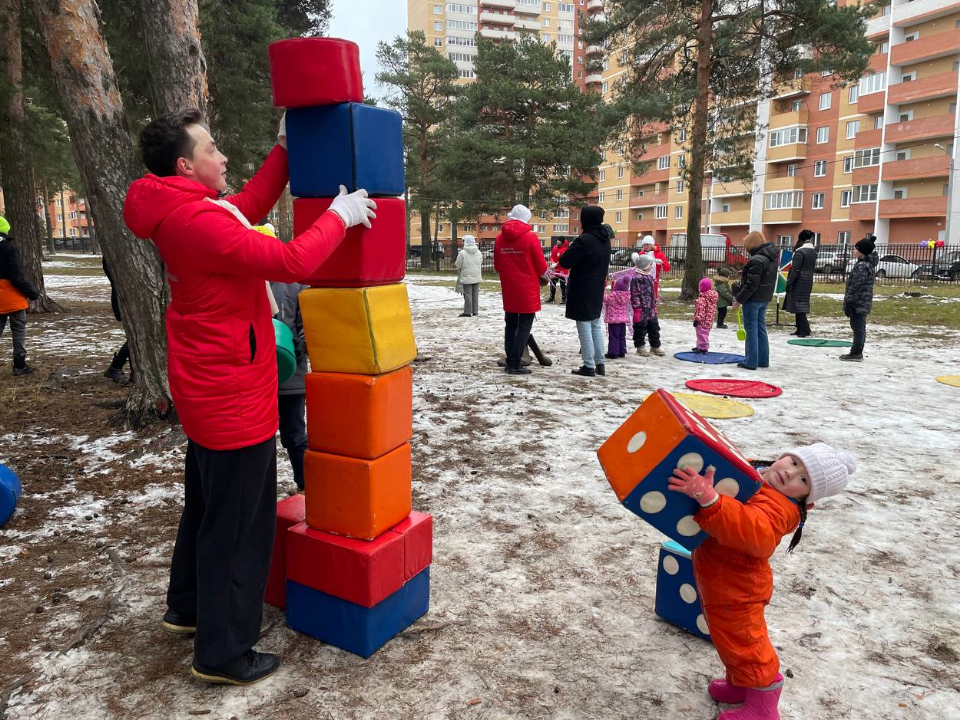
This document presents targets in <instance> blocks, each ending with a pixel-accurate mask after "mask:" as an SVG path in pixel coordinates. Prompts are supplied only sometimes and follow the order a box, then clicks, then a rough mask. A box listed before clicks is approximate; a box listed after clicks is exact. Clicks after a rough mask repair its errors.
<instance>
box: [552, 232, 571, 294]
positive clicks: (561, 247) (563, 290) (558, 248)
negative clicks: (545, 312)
mask: <svg viewBox="0 0 960 720" xmlns="http://www.w3.org/2000/svg"><path fill="white" fill-rule="evenodd" d="M569 249H570V241H569V240H568V239H567V238H560V239H559V240H557V244H556V245H554V246H553V250H551V251H550V299H549V300H548V301H547V302H553V301H554V300H555V299H556V297H557V285H558V284H559V285H560V304H561V305H566V304H567V278H568V277H570V271H569V270H567V269H566V268H565V267H561V266H560V256H561V255H563V254H564V253H565V252H566V251H567V250H569Z"/></svg>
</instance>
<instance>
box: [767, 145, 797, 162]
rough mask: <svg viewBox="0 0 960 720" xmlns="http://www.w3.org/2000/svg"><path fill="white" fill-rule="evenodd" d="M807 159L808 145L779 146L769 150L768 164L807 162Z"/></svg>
mask: <svg viewBox="0 0 960 720" xmlns="http://www.w3.org/2000/svg"><path fill="white" fill-rule="evenodd" d="M806 157H807V145H806V143H793V144H791V145H778V146H777V147H775V148H768V149H767V162H787V161H789V160H805V159H806Z"/></svg>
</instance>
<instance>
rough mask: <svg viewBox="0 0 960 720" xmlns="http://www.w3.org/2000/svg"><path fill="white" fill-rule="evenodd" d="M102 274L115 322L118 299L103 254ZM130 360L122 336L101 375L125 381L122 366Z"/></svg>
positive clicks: (125, 341) (118, 306)
mask: <svg viewBox="0 0 960 720" xmlns="http://www.w3.org/2000/svg"><path fill="white" fill-rule="evenodd" d="M101 264H102V265H103V274H104V275H106V276H107V280H108V281H109V282H110V307H111V309H112V310H113V316H114V317H115V318H116V319H117V322H120V299H119V298H118V297H117V288H116V286H115V285H114V284H113V276H112V275H111V274H110V266H109V265H107V257H106V255H104V257H103V262H102V263H101ZM128 360H130V347H129V343H128V342H127V340H126V338H124V341H123V345H122V346H121V348H120V349H119V350H117V352H116V353H114V355H113V360H111V361H110V367H108V368H107V369H106V370H104V371H103V376H104V377H105V378H110V379H111V380H113V381H114V382H115V383H123V382H126V380H127V377H126V375H124V374H123V366H124V365H126V364H127V361H128ZM130 382H133V363H132V362H131V363H130Z"/></svg>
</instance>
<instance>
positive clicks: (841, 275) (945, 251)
mask: <svg viewBox="0 0 960 720" xmlns="http://www.w3.org/2000/svg"><path fill="white" fill-rule="evenodd" d="M411 250H412V252H411V253H410V255H409V256H408V257H407V269H408V270H426V271H429V272H440V273H450V274H456V272H457V269H456V266H455V264H454V261H455V259H454V257H453V255H452V253H451V252H449V248H446V247H444V249H443V252H442V253H435V254H434V257H433V258H432V259H431V262H430V264H429V267H426V268H424V267H423V264H422V259H421V257H420V252H419V250H420V248H419V247H414V248H412V249H411ZM634 251H635V248H632V247H624V246H615V247H614V248H613V250H612V253H611V256H610V267H611V269H616V268H621V267H627V266H628V265H629V264H630V255H631V253H633V252H634ZM481 252H482V253H483V273H484V274H485V275H495V274H496V272H495V271H494V269H493V247H492V246H490V247H482V248H481ZM543 252H544V257H545V258H549V256H550V249H549V248H544V249H543ZM664 252H665V253H666V255H667V259H668V260H669V261H670V271H669V272H667V273H666V274H665V275H666V277H667V278H668V279H677V280H679V279H680V278H682V277H683V272H684V268H685V260H686V255H687V249H686V247H671V248H665V250H664ZM702 253H703V262H704V264H705V265H706V267H707V269H708V271H715V270H716V269H717V268H720V267H722V266H726V267H730V268H732V269H734V270H739V268H740V267H742V265H743V263H744V262H745V261H746V258H747V257H748V254H747V252H746V249H745V248H744V247H742V246H731V247H708V248H703V249H702ZM877 253H878V254H879V255H880V263H879V265H877V282H878V283H879V284H881V285H904V286H907V285H923V286H929V285H937V284H943V283H946V284H960V245H950V246H944V247H932V248H931V247H928V246H927V245H926V244H923V243H908V244H898V245H886V246H878V247H877ZM853 262H854V260H853V246H852V245H820V246H819V247H818V248H817V262H816V265H815V282H819V283H844V282H846V279H847V273H848V272H849V270H850V268H851V267H852V266H853Z"/></svg>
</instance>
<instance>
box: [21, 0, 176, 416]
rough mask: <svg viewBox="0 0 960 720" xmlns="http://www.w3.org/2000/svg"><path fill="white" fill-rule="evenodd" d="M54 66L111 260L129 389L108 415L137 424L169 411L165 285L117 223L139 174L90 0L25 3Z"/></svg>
mask: <svg viewBox="0 0 960 720" xmlns="http://www.w3.org/2000/svg"><path fill="white" fill-rule="evenodd" d="M30 2H31V4H32V6H33V10H34V13H35V14H36V17H37V23H38V25H39V26H40V28H41V32H42V34H43V38H44V42H45V44H46V47H47V52H48V54H49V55H50V60H51V64H52V66H53V75H54V82H55V85H56V88H57V94H58V95H59V96H60V104H61V106H62V107H63V111H64V119H65V120H66V122H67V127H68V129H69V131H70V138H71V140H72V142H73V147H74V151H75V153H76V156H77V161H78V163H77V164H78V165H79V168H80V176H81V179H82V180H83V186H84V189H85V190H86V193H87V199H88V200H89V201H90V207H91V210H92V214H93V221H94V224H95V226H96V228H97V232H98V234H99V238H100V245H101V246H102V247H103V253H104V257H105V258H106V260H107V262H108V263H109V264H110V268H111V271H112V273H113V276H114V284H115V285H114V286H115V288H116V290H117V296H118V298H119V301H120V307H121V310H122V315H123V328H124V331H125V332H126V334H127V341H128V343H129V346H130V361H131V367H132V369H133V376H134V385H133V390H132V391H131V393H130V395H129V396H128V397H127V401H126V403H125V404H124V407H123V408H122V409H121V410H120V411H118V413H117V414H116V415H114V417H113V418H112V420H113V422H114V423H116V424H118V425H124V426H127V427H134V428H136V427H140V426H142V425H144V424H145V423H147V422H148V421H150V420H151V419H154V418H165V417H169V416H170V415H171V411H172V409H173V404H172V401H171V399H170V389H169V386H168V385H167V368H166V365H167V362H166V360H167V358H166V347H167V339H166V333H165V331H164V323H163V313H164V308H165V305H166V298H167V292H166V283H165V280H164V273H163V268H162V265H161V263H160V257H159V255H158V253H157V250H156V248H155V247H154V246H153V244H152V243H149V242H144V241H141V240H138V239H136V238H135V237H133V235H132V234H131V233H130V232H129V230H127V227H126V225H125V224H124V222H123V201H124V198H125V196H126V192H127V188H128V186H129V185H130V183H131V182H133V180H135V179H136V178H137V176H138V175H139V167H138V163H137V161H136V159H135V157H134V152H133V144H132V142H131V140H130V134H129V132H128V131H127V125H126V120H125V117H124V110H123V101H122V99H121V97H120V90H119V88H118V86H117V80H116V76H115V75H114V71H113V61H112V60H111V58H110V53H109V52H108V51H107V44H106V41H105V40H104V37H103V32H102V30H101V26H100V13H99V10H98V8H97V5H96V3H95V2H94V0H30Z"/></svg>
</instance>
